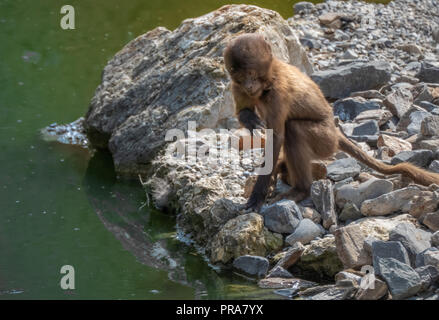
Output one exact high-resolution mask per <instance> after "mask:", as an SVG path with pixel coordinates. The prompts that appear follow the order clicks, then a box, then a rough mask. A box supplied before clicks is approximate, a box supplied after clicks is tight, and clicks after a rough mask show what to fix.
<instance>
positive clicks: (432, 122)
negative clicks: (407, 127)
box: [421, 115, 439, 136]
mask: <svg viewBox="0 0 439 320" xmlns="http://www.w3.org/2000/svg"><path fill="white" fill-rule="evenodd" d="M421 133H422V135H424V136H438V135H439V116H435V115H432V116H428V117H425V118H424V119H422V122H421Z"/></svg>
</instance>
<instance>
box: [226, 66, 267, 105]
mask: <svg viewBox="0 0 439 320" xmlns="http://www.w3.org/2000/svg"><path fill="white" fill-rule="evenodd" d="M231 77H232V81H233V82H234V83H235V84H237V85H239V86H240V87H241V89H242V91H244V92H245V93H246V94H247V95H248V96H249V97H251V98H259V97H260V96H261V95H262V92H263V91H264V90H265V89H266V88H267V86H268V84H267V83H268V81H267V79H266V75H265V73H264V72H261V71H260V70H259V71H256V70H242V71H240V72H234V73H232V74H231Z"/></svg>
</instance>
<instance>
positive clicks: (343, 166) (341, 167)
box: [327, 158, 361, 181]
mask: <svg viewBox="0 0 439 320" xmlns="http://www.w3.org/2000/svg"><path fill="white" fill-rule="evenodd" d="M327 170H328V178H330V179H331V180H334V181H341V180H344V179H346V178H349V177H353V178H355V177H356V176H358V174H359V173H360V171H361V167H360V165H359V164H358V162H357V160H355V159H354V158H345V159H340V160H336V161H334V162H332V163H331V164H330V165H328V166H327Z"/></svg>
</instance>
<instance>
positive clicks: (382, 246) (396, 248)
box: [372, 240, 410, 267]
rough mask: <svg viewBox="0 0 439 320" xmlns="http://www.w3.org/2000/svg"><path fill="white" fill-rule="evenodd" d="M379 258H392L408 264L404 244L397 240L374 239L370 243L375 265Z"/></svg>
mask: <svg viewBox="0 0 439 320" xmlns="http://www.w3.org/2000/svg"><path fill="white" fill-rule="evenodd" d="M381 258H394V259H396V260H398V261H400V262H402V263H405V264H408V265H410V260H409V256H408V254H407V251H406V250H405V248H404V246H403V245H402V244H401V242H399V241H380V240H377V241H374V242H373V243H372V259H373V265H374V266H375V267H376V266H377V265H378V264H379V262H378V260H379V259H381Z"/></svg>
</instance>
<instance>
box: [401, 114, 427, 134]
mask: <svg viewBox="0 0 439 320" xmlns="http://www.w3.org/2000/svg"><path fill="white" fill-rule="evenodd" d="M429 116H430V114H429V113H427V112H424V111H415V112H413V113H411V114H410V124H409V125H408V126H407V132H408V134H416V133H419V132H421V125H422V122H423V120H424V119H425V118H428V117H429Z"/></svg>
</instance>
